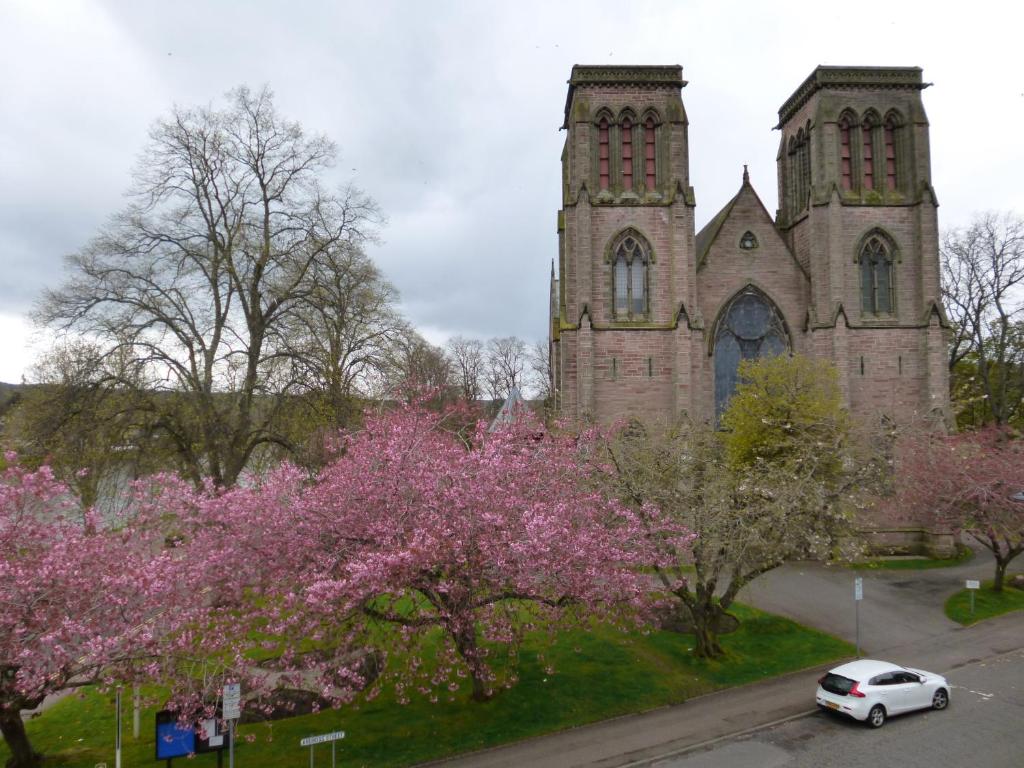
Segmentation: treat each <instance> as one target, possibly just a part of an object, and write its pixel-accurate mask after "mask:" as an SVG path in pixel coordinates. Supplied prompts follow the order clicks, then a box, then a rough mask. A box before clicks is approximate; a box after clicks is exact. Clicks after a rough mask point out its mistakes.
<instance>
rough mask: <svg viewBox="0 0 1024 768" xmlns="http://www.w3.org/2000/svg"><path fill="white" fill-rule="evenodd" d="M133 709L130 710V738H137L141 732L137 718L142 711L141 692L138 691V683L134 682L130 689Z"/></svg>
mask: <svg viewBox="0 0 1024 768" xmlns="http://www.w3.org/2000/svg"><path fill="white" fill-rule="evenodd" d="M132 696H133V698H134V701H133V702H132V704H133V706H134V710H133V711H132V738H135V739H138V738H139V734H140V733H141V731H140V729H139V718H140V713H141V711H142V694H141V693H140V691H139V684H138V683H136V684H135V686H134V689H133V691H132Z"/></svg>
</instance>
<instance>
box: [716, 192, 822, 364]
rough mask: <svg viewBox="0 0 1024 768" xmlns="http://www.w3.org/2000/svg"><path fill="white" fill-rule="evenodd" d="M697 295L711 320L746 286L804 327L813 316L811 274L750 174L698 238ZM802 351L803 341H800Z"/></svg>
mask: <svg viewBox="0 0 1024 768" xmlns="http://www.w3.org/2000/svg"><path fill="white" fill-rule="evenodd" d="M697 244H698V248H697V257H698V266H697V269H698V272H697V290H698V296H699V301H700V308H701V312H702V314H703V315H704V317H705V318H708V319H709V320H712V319H713V318H716V317H718V315H719V314H720V313H721V310H722V308H723V307H724V306H725V304H726V303H727V302H728V301H729V299H731V298H732V297H733V296H735V295H736V294H737V293H738V292H739V291H740V290H742V289H743V288H744V287H745V286H749V285H753V286H756V287H757V288H758V289H759V290H760V291H761V292H763V293H764V295H765V296H767V297H768V298H769V299H770V300H771V301H772V302H774V303H775V304H776V305H777V306H778V308H779V311H780V312H781V313H782V314H783V316H784V319H785V321H786V323H787V325H788V326H789V327H790V328H801V327H802V326H803V322H802V321H803V318H804V316H805V315H806V313H807V299H808V294H809V283H808V277H807V274H806V273H805V272H804V270H803V268H802V267H801V266H800V264H799V263H798V262H797V260H796V259H795V258H794V256H793V253H792V252H791V251H790V250H789V247H788V246H787V245H786V242H785V240H783V239H782V236H781V235H780V234H779V232H778V230H777V229H776V228H775V223H774V222H773V221H772V218H771V217H770V216H769V215H768V212H767V210H765V207H764V204H763V203H762V202H761V199H760V198H759V197H758V196H757V193H756V192H755V191H754V188H753V187H752V186H751V185H750V181H749V179H748V178H747V176H746V173H744V181H743V185H742V187H741V188H740V190H739V192H738V193H737V194H736V196H735V197H734V198H733V199H732V200H730V201H729V203H727V204H726V206H725V207H724V208H723V209H722V210H721V211H720V212H719V213H718V215H716V216H715V217H714V218H713V219H712V220H711V222H709V223H708V225H707V226H705V227H704V229H703V230H701V233H700V234H699V235H698V237H697ZM794 342H795V343H796V344H797V349H798V351H799V342H798V341H797V340H794Z"/></svg>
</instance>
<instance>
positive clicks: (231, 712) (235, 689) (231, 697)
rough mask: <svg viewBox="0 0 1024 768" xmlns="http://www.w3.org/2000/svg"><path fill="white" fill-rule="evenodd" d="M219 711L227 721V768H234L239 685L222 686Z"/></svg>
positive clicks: (238, 716) (239, 700)
mask: <svg viewBox="0 0 1024 768" xmlns="http://www.w3.org/2000/svg"><path fill="white" fill-rule="evenodd" d="M221 709H222V713H223V715H224V719H225V720H227V721H228V768H235V720H237V719H238V718H240V717H241V716H242V684H241V683H228V684H227V685H225V686H224V697H223V703H222V705H221Z"/></svg>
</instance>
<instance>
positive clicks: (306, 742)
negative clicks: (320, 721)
mask: <svg viewBox="0 0 1024 768" xmlns="http://www.w3.org/2000/svg"><path fill="white" fill-rule="evenodd" d="M344 738H345V732H344V731H334V733H321V734H320V735H319V736H307V737H306V738H304V739H302V741H300V742H299V746H300V747H312V746H313V745H314V744H326V743H327V742H328V741H337V740H338V739H344Z"/></svg>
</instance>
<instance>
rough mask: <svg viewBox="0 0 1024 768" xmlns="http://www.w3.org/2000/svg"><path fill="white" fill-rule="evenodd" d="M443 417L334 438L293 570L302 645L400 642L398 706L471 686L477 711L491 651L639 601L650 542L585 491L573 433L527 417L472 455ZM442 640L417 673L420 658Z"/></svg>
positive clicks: (398, 420) (593, 489) (489, 676)
mask: <svg viewBox="0 0 1024 768" xmlns="http://www.w3.org/2000/svg"><path fill="white" fill-rule="evenodd" d="M445 418H446V416H445V414H440V415H439V414H437V413H436V412H431V411H428V410H426V409H423V408H421V407H418V406H416V405H412V406H406V407H402V408H399V409H397V410H393V411H390V412H388V413H385V414H383V415H380V416H376V417H371V418H368V420H367V423H366V427H365V429H364V430H363V431H361V432H359V433H357V434H353V435H349V436H348V437H347V438H345V440H344V441H343V443H342V445H341V446H340V449H341V455H340V458H339V459H338V460H337V461H336V462H334V463H333V464H331V465H330V466H328V467H327V468H325V469H324V470H323V471H322V472H321V474H320V475H319V476H318V477H317V479H316V481H315V482H314V483H313V484H312V485H311V486H310V487H309V488H308V489H307V490H306V492H305V493H304V494H303V497H302V500H301V503H300V504H299V505H298V506H297V508H296V509H295V514H296V516H297V519H298V520H300V521H301V522H300V525H301V526H302V527H304V528H305V529H306V530H307V531H308V532H309V533H308V536H305V537H302V542H301V544H300V543H298V542H296V546H299V547H301V556H300V553H299V552H296V553H295V556H294V557H293V558H292V559H293V560H294V561H295V562H300V561H301V562H302V563H303V569H304V571H303V574H302V577H301V578H302V581H303V582H304V583H306V584H308V589H305V590H304V592H303V601H304V603H303V610H302V613H303V615H304V616H305V619H306V620H307V621H309V622H311V624H312V625H313V626H314V627H315V628H316V629H315V631H314V632H313V633H311V636H312V637H314V638H315V639H317V640H324V639H326V636H327V634H329V633H330V632H335V633H337V634H340V633H339V629H340V628H341V627H345V628H346V632H347V633H348V634H346V635H345V643H344V645H347V646H348V647H353V646H356V645H358V644H359V643H361V642H362V643H373V642H377V643H379V642H381V641H382V640H383V639H384V638H388V642H392V643H398V644H399V645H400V646H401V647H403V648H404V649H405V650H407V651H409V653H408V654H407V656H406V658H408V659H409V667H408V668H407V669H405V670H404V671H403V672H402V673H400V674H399V678H400V679H399V681H398V683H397V687H398V690H399V697H400V698H404V696H405V695H406V693H407V691H408V689H410V688H418V689H420V690H421V692H423V693H425V694H427V695H431V696H436V695H437V691H438V689H440V688H442V687H444V686H447V687H448V688H450V689H451V690H455V689H456V688H457V687H458V684H457V682H456V678H457V677H460V676H465V675H468V677H469V678H470V680H471V682H472V696H473V698H474V699H477V700H482V699H486V698H488V697H490V696H491V695H492V694H493V693H494V690H495V684H496V683H497V682H498V680H499V678H498V674H497V671H496V665H495V664H494V663H493V662H494V657H493V655H492V654H493V651H494V649H495V648H496V647H499V646H500V647H501V648H502V650H503V652H505V653H509V654H510V655H512V656H514V654H515V652H516V649H517V648H518V645H519V643H520V642H521V640H522V638H523V635H524V633H525V632H526V631H527V630H529V629H531V628H533V627H538V626H552V625H554V624H557V623H560V622H562V621H566V620H569V619H571V618H572V617H573V616H574V615H577V614H579V613H589V612H592V611H602V610H609V609H613V607H614V606H617V605H621V604H622V603H623V602H628V601H634V600H637V599H639V597H640V596H641V595H642V592H643V589H642V582H643V577H641V576H640V575H639V574H638V571H637V568H636V567H635V566H636V564H637V563H639V562H642V561H643V560H644V559H645V558H644V555H643V554H642V550H643V548H644V547H645V546H646V544H645V539H644V537H643V536H642V535H641V534H640V530H639V526H638V521H637V519H636V517H635V516H634V515H633V514H631V513H630V512H629V511H627V510H626V509H624V508H623V507H622V506H621V505H619V504H618V503H617V502H615V501H614V500H611V499H609V498H607V497H606V496H604V495H602V493H601V492H600V491H599V490H597V486H596V485H593V484H589V485H588V482H587V476H588V474H589V473H590V470H589V469H588V468H587V463H586V462H585V461H583V460H582V455H581V450H580V443H579V442H578V441H577V440H576V439H575V438H572V437H569V436H565V437H560V436H556V435H553V434H550V433H548V432H546V431H544V430H543V429H541V428H540V427H539V426H538V425H537V424H536V423H533V422H531V421H529V420H527V419H523V420H520V421H518V422H517V423H515V424H512V425H509V426H507V427H505V428H504V429H501V430H498V431H496V432H493V433H490V434H488V433H487V432H486V430H485V429H484V428H483V425H481V426H480V427H479V428H478V429H477V431H476V433H475V434H474V435H473V436H472V439H471V440H470V441H469V444H468V445H467V443H466V442H464V441H463V440H462V439H460V438H459V437H458V435H457V434H454V433H452V432H450V431H447V430H446V429H445V428H444V427H445ZM296 575H298V574H296ZM292 583H294V584H296V586H298V582H297V581H293V582H292ZM383 627H390V628H391V629H384V628H383ZM438 637H439V643H440V649H439V650H438V651H437V655H436V663H434V662H433V661H432V662H431V663H429V664H424V663H423V660H422V657H421V654H418V653H416V652H415V650H416V648H417V647H418V646H421V644H422V643H424V641H426V640H427V638H438ZM514 679H515V677H514V672H512V673H510V674H509V676H507V677H506V678H505V679H504V681H503V682H504V684H506V685H511V684H512V683H513V682H514Z"/></svg>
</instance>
